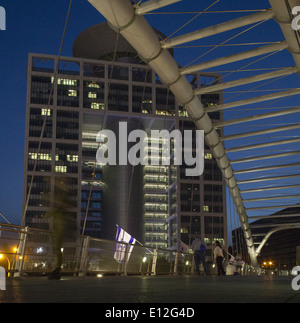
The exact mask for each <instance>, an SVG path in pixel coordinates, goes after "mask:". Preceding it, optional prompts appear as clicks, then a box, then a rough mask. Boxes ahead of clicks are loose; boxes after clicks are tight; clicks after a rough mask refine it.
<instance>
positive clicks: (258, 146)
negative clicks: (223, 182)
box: [226, 138, 300, 153]
mask: <svg viewBox="0 0 300 323" xmlns="http://www.w3.org/2000/svg"><path fill="white" fill-rule="evenodd" d="M297 142H300V138H294V139H287V140H279V141H272V142H266V143H263V144H256V145H249V146H241V147H233V148H228V149H226V151H227V152H230V153H232V152H238V151H243V150H251V149H257V148H265V147H272V146H279V145H288V144H294V143H297Z"/></svg>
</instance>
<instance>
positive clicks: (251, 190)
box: [241, 185, 300, 194]
mask: <svg viewBox="0 0 300 323" xmlns="http://www.w3.org/2000/svg"><path fill="white" fill-rule="evenodd" d="M292 188H300V185H285V186H272V187H261V188H252V189H248V190H241V193H242V194H247V193H257V192H268V191H276V190H285V189H292Z"/></svg>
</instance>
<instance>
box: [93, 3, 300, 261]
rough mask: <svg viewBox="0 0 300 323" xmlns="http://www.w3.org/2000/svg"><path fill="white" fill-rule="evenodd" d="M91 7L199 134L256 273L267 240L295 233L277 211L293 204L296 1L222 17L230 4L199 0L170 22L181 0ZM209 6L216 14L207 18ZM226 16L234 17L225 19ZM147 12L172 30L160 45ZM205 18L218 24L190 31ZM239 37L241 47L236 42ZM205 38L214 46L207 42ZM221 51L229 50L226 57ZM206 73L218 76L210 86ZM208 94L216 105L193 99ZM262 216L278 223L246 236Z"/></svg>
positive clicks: (299, 193)
mask: <svg viewBox="0 0 300 323" xmlns="http://www.w3.org/2000/svg"><path fill="white" fill-rule="evenodd" d="M89 2H90V3H91V4H92V5H93V6H94V7H95V9H96V10H98V11H99V13H100V14H101V15H102V16H104V17H105V18H106V19H107V21H108V22H109V24H110V26H111V27H112V28H113V29H114V30H115V31H116V32H117V33H118V34H119V35H122V36H123V37H124V38H125V39H126V40H127V41H128V42H129V43H130V44H131V45H132V46H133V47H134V48H135V49H136V50H137V52H138V53H139V55H140V57H141V58H142V59H143V60H144V61H145V62H146V63H147V64H148V65H149V66H150V67H151V68H152V69H153V70H154V71H155V72H156V73H157V75H158V77H159V78H160V81H161V82H162V83H163V84H165V85H166V86H167V87H168V89H169V90H170V91H171V92H172V93H173V94H174V95H175V97H176V99H177V101H178V102H179V104H180V105H181V106H182V107H184V109H185V110H186V111H187V113H188V115H189V117H191V118H192V119H193V120H194V122H195V124H196V126H197V128H198V129H200V130H204V132H205V142H206V144H207V145H208V146H209V147H210V149H211V151H212V154H213V156H214V157H215V159H216V160H217V163H218V166H219V168H220V170H221V171H222V173H223V176H224V178H225V180H226V184H227V187H228V190H229V192H230V195H231V197H232V201H233V204H234V206H235V210H236V212H237V214H238V217H239V221H240V224H241V227H242V229H243V232H244V236H245V239H246V243H247V247H248V253H249V255H250V258H251V263H252V265H253V266H257V255H258V254H259V252H260V251H261V249H262V247H263V245H264V244H265V243H266V241H267V239H268V238H269V236H270V235H272V234H273V233H274V232H277V231H279V230H285V229H290V228H300V224H299V223H298V222H297V220H295V221H293V219H291V218H293V217H296V216H299V214H296V213H297V212H296V213H295V212H294V213H293V214H290V213H289V214H286V213H285V212H281V211H282V210H283V209H287V208H289V209H293V208H296V207H299V198H300V190H299V189H300V185H299V177H300V173H299V166H300V159H299V157H300V150H299V143H300V133H299V126H300V123H299V122H300V114H299V113H300V108H299V105H298V104H297V99H299V94H300V87H299V80H300V79H299V71H300V34H299V26H298V25H297V22H298V20H299V19H298V12H299V11H300V10H299V9H300V1H299V0H289V1H278V0H269V1H266V3H268V5H269V7H268V8H264V9H261V8H252V7H251V5H252V3H251V2H249V3H248V5H249V6H250V7H251V8H250V10H240V11H239V10H228V8H227V7H226V6H228V3H227V4H226V3H222V1H221V2H220V1H215V2H213V1H212V3H211V4H210V5H209V6H208V7H206V8H204V7H203V6H204V4H202V2H201V1H197V4H195V8H197V9H198V11H197V12H194V13H190V19H189V20H184V19H178V17H181V16H180V14H181V13H182V14H184V12H183V11H184V1H181V0H148V1H143V0H142V1H131V0H113V1H112V0H89ZM216 5H219V7H218V9H220V8H222V10H215V11H213V9H214V6H216ZM167 6H168V8H170V11H167V9H166V8H165V7H167ZM178 8H179V9H178ZM159 9H161V11H159ZM176 9H177V10H176ZM197 9H196V10H197ZM237 9H238V8H237ZM181 11H182V12H181ZM226 12H227V13H230V14H231V15H233V14H235V15H238V16H237V17H236V18H235V19H227V20H226V19H225V18H224V17H225V16H224V14H226ZM155 14H157V15H158V14H159V16H158V17H160V19H163V17H165V18H166V19H168V24H169V23H170V25H172V26H176V27H174V32H173V33H172V34H171V35H170V36H168V37H167V38H166V39H162V40H160V39H158V36H157V34H156V33H155V32H154V29H153V28H157V26H156V25H152V24H151V23H149V22H148V21H154V20H153V19H152V18H153V16H154V15H155ZM186 14H187V13H185V16H184V17H185V18H186ZM206 14H208V15H210V18H211V19H209V20H205V21H209V22H210V23H211V22H214V23H215V22H220V23H218V24H214V25H207V26H205V27H203V28H201V29H197V28H196V27H194V26H195V22H198V23H199V25H201V26H203V22H202V19H205V18H204V16H205V15H206ZM146 18H147V20H146ZM156 21H157V20H156ZM192 22H193V24H192ZM154 23H155V21H154V22H153V24H154ZM191 25H192V26H191ZM187 26H188V27H189V32H186V29H187V28H186V27H187ZM193 28H194V29H193ZM190 29H192V31H190ZM161 31H162V32H163V33H164V32H165V31H164V30H163V29H162V30H161ZM241 36H246V37H247V38H246V41H244V42H242V43H241V42H238V40H239V37H241ZM265 36H267V37H265ZM271 36H272V37H271ZM210 38H212V39H214V41H216V43H213V45H211V43H209V39H210ZM242 39H244V40H245V38H243V37H242ZM247 47H248V48H251V49H249V50H245V48H247ZM170 48H174V49H176V51H178V50H181V54H182V55H183V56H185V57H190V56H192V59H191V61H190V62H185V65H184V66H183V67H182V65H183V64H181V62H177V61H175V59H174V57H173V56H172V55H171V54H170V52H169V49H170ZM228 48H231V49H232V48H234V50H233V51H231V54H230V55H225V54H224V52H225V49H226V52H227V49H228ZM216 52H218V54H216ZM199 54H200V56H199ZM206 57H211V59H207V58H206ZM258 64H259V65H258ZM200 72H201V73H204V72H207V73H208V74H207V79H208V81H207V83H205V84H203V86H202V87H201V88H200V89H196V90H195V89H194V88H193V85H192V84H191V82H190V80H191V79H192V76H193V75H195V74H197V73H200ZM210 72H213V73H221V75H222V77H221V78H220V79H219V80H218V81H217V82H215V79H214V80H209V73H210ZM240 75H243V76H245V77H240ZM208 93H221V94H222V95H223V98H224V103H222V104H219V105H215V106H209V107H204V106H203V105H202V103H201V95H206V94H208ZM237 97H239V98H237ZM216 112H220V113H223V114H224V120H223V121H218V122H214V121H213V120H212V119H211V118H210V114H211V113H216ZM270 214H271V215H270ZM265 216H268V217H269V218H270V217H273V218H275V219H280V221H279V222H278V224H277V225H276V228H272V231H270V232H268V233H267V234H266V235H265V236H258V235H257V236H254V235H253V234H252V231H251V221H252V220H254V219H262V218H264V217H265ZM288 217H289V221H287V220H286V221H285V219H287V218H288Z"/></svg>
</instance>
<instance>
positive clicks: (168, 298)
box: [0, 276, 300, 304]
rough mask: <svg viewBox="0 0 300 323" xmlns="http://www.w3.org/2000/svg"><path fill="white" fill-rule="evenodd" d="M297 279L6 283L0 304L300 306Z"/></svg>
mask: <svg viewBox="0 0 300 323" xmlns="http://www.w3.org/2000/svg"><path fill="white" fill-rule="evenodd" d="M292 279H293V277H278V276H269V277H268V276H223V277H217V276H207V277H204V276H153V277H146V276H144V277H143V276H133V277H130V276H129V277H114V276H113V277H112V276H110V277H109V276H104V277H103V278H96V277H87V278H74V277H63V278H62V280H60V281H52V280H48V279H47V278H45V277H40V278H29V277H28V278H14V279H8V280H7V283H6V290H5V291H0V303H91V302H92V303H105V304H108V303H109V304H120V303H131V304H133V303H136V304H140V303H149V304H150V303H151V304H155V303H156V304H166V303H172V304H174V303H177V304H196V303H290V302H291V303H300V292H299V291H298V292H296V291H294V290H293V289H292V287H291V282H292Z"/></svg>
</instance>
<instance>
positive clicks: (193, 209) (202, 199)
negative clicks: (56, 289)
mask: <svg viewBox="0 0 300 323" xmlns="http://www.w3.org/2000/svg"><path fill="white" fill-rule="evenodd" d="M157 34H158V37H162V38H163V35H161V34H160V33H159V32H157ZM73 56H74V57H61V58H60V59H59V62H58V57H56V56H50V55H40V54H30V55H29V63H28V74H27V76H28V96H27V114H26V144H25V170H24V198H23V211H24V224H25V223H26V225H28V226H30V227H37V228H44V229H50V228H51V225H52V224H51V220H49V219H47V218H45V214H46V212H47V211H48V210H49V208H51V203H52V202H51V198H49V196H50V197H51V196H53V195H54V193H55V186H56V183H58V182H59V183H65V184H66V185H67V186H68V188H69V196H70V198H71V200H72V207H71V208H70V212H69V215H70V216H71V218H73V223H74V225H75V227H76V228H77V233H78V234H84V235H90V236H93V237H98V238H106V239H114V237H115V233H116V225H119V226H121V227H123V228H124V229H125V230H127V231H128V232H129V233H130V234H132V235H133V236H135V237H136V238H137V239H138V240H139V241H141V242H142V243H144V244H145V245H148V246H154V247H161V248H167V247H169V248H176V247H177V246H178V244H179V241H183V242H184V243H186V244H191V241H192V240H193V239H194V236H195V234H200V235H201V236H202V237H203V238H204V239H205V242H206V244H207V245H208V246H209V245H211V244H212V242H213V240H215V239H218V240H220V241H221V242H223V243H224V242H225V241H226V239H227V230H226V227H227V222H226V195H225V194H226V192H225V182H224V180H223V178H222V174H221V172H220V170H219V169H218V166H217V163H216V161H215V160H214V158H213V156H212V154H211V152H210V150H209V149H208V147H205V148H206V149H205V154H204V155H205V171H204V174H203V175H201V176H193V177H187V176H186V174H185V169H186V167H187V165H182V166H176V165H172V164H171V165H170V166H168V165H162V163H161V160H162V154H161V150H162V149H163V139H162V138H160V139H155V138H151V137H150V136H149V137H147V138H146V139H145V140H146V141H147V143H146V144H145V149H146V150H147V151H146V152H145V154H146V155H147V154H148V153H149V151H148V147H150V146H151V143H153V141H155V140H158V142H157V143H156V147H158V148H157V151H156V152H155V151H154V152H153V151H151V153H152V157H153V158H157V163H158V165H145V166H141V165H138V166H135V167H132V166H131V165H130V164H128V165H116V166H103V165H101V164H100V163H97V162H96V154H97V150H98V149H99V142H97V135H98V133H99V131H101V130H103V129H108V130H111V131H113V132H114V133H115V134H116V135H117V136H118V135H119V125H120V122H126V123H127V131H128V132H130V131H132V130H134V129H140V130H143V131H145V132H146V133H147V134H148V133H149V134H150V132H151V130H163V129H165V130H168V131H169V132H171V131H172V130H175V129H178V130H180V131H181V132H182V133H183V131H184V130H193V131H194V132H195V130H196V129H195V126H194V123H193V122H192V121H191V120H190V119H189V117H188V114H187V112H186V111H185V110H184V108H183V107H182V106H180V105H178V103H177V102H176V100H175V97H174V96H173V94H172V93H171V92H170V91H169V90H168V88H166V86H165V85H163V84H161V82H160V80H159V79H158V77H157V75H156V74H155V73H154V71H152V70H151V69H150V68H149V67H148V66H147V64H146V63H144V62H142V61H141V59H140V58H139V57H138V54H137V53H136V51H135V50H134V49H133V48H132V47H131V46H130V45H129V44H128V43H127V42H126V41H125V40H124V39H123V38H122V37H121V36H119V37H118V36H117V34H116V33H115V32H114V31H112V30H111V29H110V28H109V26H108V25H107V24H99V25H96V26H93V27H91V28H89V29H87V30H85V31H84V32H82V33H81V34H80V35H79V36H78V37H77V39H76V41H75V43H74V47H73ZM56 63H57V64H58V71H57V74H56V73H55V71H54V69H55V64H56ZM188 78H189V80H190V82H191V83H192V84H193V87H194V88H198V87H201V86H204V85H205V83H211V82H215V83H216V82H221V79H220V76H219V75H214V74H212V73H199V74H195V75H189V76H188ZM51 89H53V91H52V90H51ZM52 92H53V93H52ZM50 94H52V95H51V96H50ZM49 98H50V99H49ZM201 99H202V102H203V104H204V105H205V106H208V105H214V104H219V103H220V101H222V93H213V94H207V95H203V96H202V98H201ZM48 107H49V109H48ZM211 118H212V119H216V120H221V119H222V118H223V116H222V112H217V113H214V114H213V115H211ZM43 125H44V127H43ZM42 130H43V136H42V138H41V141H40V137H41V132H42ZM40 143H41V145H40V149H39V150H38V147H39V144H40ZM130 147H131V146H130V145H129V144H128V150H129V149H130ZM117 151H118V149H117ZM34 168H35V169H34ZM32 176H34V178H33V180H32ZM31 183H32V184H31ZM29 192H30V196H29V198H28V194H29Z"/></svg>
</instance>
